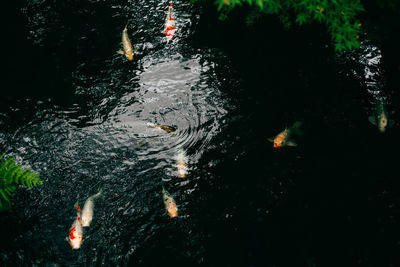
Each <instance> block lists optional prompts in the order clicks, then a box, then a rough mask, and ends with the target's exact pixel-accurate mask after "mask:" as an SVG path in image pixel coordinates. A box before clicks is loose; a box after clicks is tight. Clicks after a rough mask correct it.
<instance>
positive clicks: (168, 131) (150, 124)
mask: <svg viewBox="0 0 400 267" xmlns="http://www.w3.org/2000/svg"><path fill="white" fill-rule="evenodd" d="M147 127H151V128H160V129H162V130H164V131H166V132H167V133H173V132H175V131H176V127H174V126H168V125H162V124H155V123H151V122H148V123H147Z"/></svg>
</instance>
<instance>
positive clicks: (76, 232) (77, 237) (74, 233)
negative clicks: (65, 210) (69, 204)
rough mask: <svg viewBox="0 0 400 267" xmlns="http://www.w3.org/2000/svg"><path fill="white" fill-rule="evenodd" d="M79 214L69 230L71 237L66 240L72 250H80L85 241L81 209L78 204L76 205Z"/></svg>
mask: <svg viewBox="0 0 400 267" xmlns="http://www.w3.org/2000/svg"><path fill="white" fill-rule="evenodd" d="M75 206H76V208H77V210H78V212H77V215H76V218H75V220H74V222H73V223H72V225H71V228H70V229H69V237H67V238H66V240H67V241H68V243H69V244H70V245H71V247H72V249H79V248H80V247H81V245H82V241H83V228H82V223H81V208H80V207H79V205H78V202H77V203H76V204H75Z"/></svg>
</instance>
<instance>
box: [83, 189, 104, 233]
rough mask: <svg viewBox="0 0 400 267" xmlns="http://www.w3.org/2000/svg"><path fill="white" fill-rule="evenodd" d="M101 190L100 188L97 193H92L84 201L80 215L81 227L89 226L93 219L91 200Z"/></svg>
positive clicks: (99, 193)
mask: <svg viewBox="0 0 400 267" xmlns="http://www.w3.org/2000/svg"><path fill="white" fill-rule="evenodd" d="M102 192H103V189H100V191H99V192H98V193H97V194H94V195H93V196H91V197H89V198H88V199H87V200H86V201H85V204H84V205H83V209H82V216H81V217H82V220H81V222H82V226H83V227H87V226H90V223H91V222H92V219H93V206H94V203H93V200H94V199H96V198H98V197H99V196H100V195H101V193H102Z"/></svg>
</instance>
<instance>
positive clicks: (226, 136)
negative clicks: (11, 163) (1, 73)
mask: <svg viewBox="0 0 400 267" xmlns="http://www.w3.org/2000/svg"><path fill="white" fill-rule="evenodd" d="M173 3H174V7H175V16H176V18H177V35H176V37H175V38H174V40H173V41H172V42H171V43H169V44H167V43H166V40H165V37H164V36H163V35H162V34H161V30H162V29H163V23H164V19H165V16H166V11H167V7H168V5H169V2H168V1H144V0H139V1H68V2H65V1H55V0H53V1H45V0H44V1H28V2H27V3H26V5H25V6H24V7H23V8H22V14H23V15H22V18H23V19H24V21H25V23H24V25H25V28H26V38H27V39H28V43H29V45H30V46H31V49H32V50H31V51H33V52H37V53H38V54H39V52H40V51H42V52H43V51H45V53H44V54H46V55H47V56H48V58H47V57H46V58H42V59H43V61H44V63H43V64H44V65H45V66H44V67H40V69H39V70H38V71H37V73H38V75H39V76H38V77H39V78H37V80H35V81H34V82H32V83H31V82H30V80H29V82H28V83H27V84H23V85H20V84H18V83H17V84H18V85H20V86H21V87H24V89H25V90H27V91H30V90H38V91H40V90H43V92H42V91H40V92H41V93H42V94H43V96H42V95H40V96H39V97H36V98H35V96H27V97H26V96H24V94H23V93H26V92H25V91H23V93H21V96H20V95H18V93H17V94H16V95H13V94H12V93H11V92H10V93H9V96H8V95H7V97H8V99H10V102H6V101H4V105H3V106H2V110H1V113H0V127H1V130H0V148H1V150H0V151H1V152H2V153H3V152H4V153H6V155H7V156H14V157H15V158H16V159H17V161H18V162H19V163H23V164H24V165H26V166H27V167H31V168H33V169H34V170H35V171H37V172H39V173H40V175H41V178H42V180H43V182H44V183H43V185H40V186H38V187H37V188H34V189H32V190H19V191H18V192H17V193H16V195H15V197H14V200H13V203H12V204H13V213H5V215H2V216H0V225H1V226H2V227H1V228H2V232H1V234H2V237H3V238H2V241H1V242H0V248H1V251H0V262H1V263H4V264H5V266H13V265H19V266H66V265H67V266H68V265H69V266H75V265H84V266H195V265H202V266H254V267H255V266H364V265H363V264H365V263H368V264H369V265H368V266H393V265H390V264H392V263H393V261H394V256H393V255H395V248H396V246H397V247H398V245H396V244H397V243H396V242H398V239H397V238H398V235H395V234H393V232H394V229H395V227H397V226H396V223H397V222H398V219H399V214H400V213H399V210H400V205H399V203H400V202H399V201H398V200H399V198H398V193H397V191H393V190H392V191H391V188H394V187H395V185H398V183H397V182H395V175H394V174H393V170H394V167H393V166H394V162H395V159H394V158H392V157H390V156H389V154H390V152H393V151H394V145H393V144H398V141H397V139H396V138H395V136H396V134H397V133H398V129H397V127H394V128H392V129H389V130H388V133H385V135H381V134H380V133H378V131H377V129H376V127H374V126H373V125H371V124H369V122H368V120H367V117H368V116H369V115H371V112H373V103H374V101H375V100H376V97H381V98H384V99H385V101H386V103H387V104H388V108H389V114H390V116H393V117H394V118H395V120H397V121H398V119H396V116H397V114H396V113H395V112H394V110H395V109H394V108H393V107H394V106H395V105H396V102H395V101H396V99H395V98H393V99H394V100H391V99H392V97H393V96H394V95H395V93H394V90H393V88H391V87H390V85H392V86H394V85H393V84H389V85H387V83H386V77H385V72H384V70H383V68H384V66H383V63H382V62H383V59H382V55H381V52H380V49H379V48H378V47H377V46H374V45H373V44H372V43H371V42H369V41H364V42H363V45H362V47H361V50H359V51H356V52H354V53H346V54H344V55H341V56H337V57H335V58H334V59H332V58H327V59H326V58H325V57H324V53H326V50H324V49H320V50H318V51H317V52H315V51H314V49H316V47H317V45H314V46H312V47H311V48H309V47H308V46H307V45H308V44H307V45H304V44H303V43H301V42H300V41H299V48H297V50H296V49H295V48H294V47H290V48H291V49H287V48H288V47H286V46H285V45H287V44H285V45H283V44H282V43H279V41H274V40H279V39H280V38H276V36H274V33H273V32H271V33H270V34H271V36H272V37H275V38H272V37H271V38H269V39H268V40H267V41H260V43H259V46H260V47H261V48H259V47H257V48H256V47H255V46H254V43H255V42H254V39H251V38H248V37H252V38H255V37H254V35H252V34H254V32H252V31H254V29H252V28H250V30H249V31H248V32H245V33H243V36H242V38H240V40H237V43H236V37H237V36H235V35H233V36H232V39H235V42H231V41H232V39H226V36H227V35H229V34H227V33H224V31H222V32H221V31H219V30H218V29H214V25H212V24H209V25H207V26H200V22H202V23H204V24H203V25H205V24H207V22H209V21H208V20H207V19H204V18H203V20H202V21H201V19H202V16H203V17H204V16H205V11H204V10H203V9H200V8H199V6H195V5H192V4H191V3H190V1H174V2H173ZM212 8H213V9H215V7H214V6H213V7H212ZM240 23H242V22H240ZM125 25H127V27H128V33H129V36H130V38H131V41H132V44H133V46H134V48H135V49H137V50H138V52H137V53H136V54H135V56H134V60H133V61H132V62H128V61H127V60H126V58H125V57H124V56H121V55H119V54H117V51H118V50H120V49H121V43H120V42H121V34H122V30H123V28H124V27H125ZM236 30H237V29H236V28H234V31H236ZM275 34H276V33H275ZM279 37H281V36H279ZM282 38H283V39H284V38H287V35H286V33H282ZM196 40H197V41H198V42H195V41H196ZM221 40H222V41H221ZM224 42H227V43H229V45H224V44H223V43H224ZM230 42H231V43H230ZM287 43H291V42H287ZM257 44H258V43H257ZM230 45H232V47H233V48H232V47H231V46H230ZM281 46H282V48H281ZM304 47H306V48H304ZM321 47H322V46H321ZM42 49H43V50H42ZM258 49H259V50H258ZM38 51H39V52H38ZM232 51H233V52H232ZM257 51H258V52H260V51H263V53H264V52H265V54H263V53H259V54H257V53H258V52H257ZM252 53H254V54H252ZM318 53H321V54H322V55H320V56H318V57H316V56H315V54H318ZM38 68H39V67H38ZM52 69H54V70H53V71H54V72H49V70H52ZM50 74H51V75H50ZM32 80H34V79H32ZM41 86H43V88H42V87H41ZM35 88H36V89H35ZM39 88H41V89H40V90H39ZM26 94H28V93H26ZM28 95H29V94H28ZM33 95H34V94H33ZM2 103H3V102H2ZM298 120H300V121H302V122H303V123H304V129H303V131H304V135H303V136H296V137H295V138H296V142H297V143H298V144H299V146H298V147H296V148H284V149H282V150H274V149H273V148H272V144H271V143H269V142H268V141H267V139H268V138H271V137H274V136H275V135H276V134H278V133H279V132H280V131H282V130H283V129H284V128H285V127H288V126H290V125H292V124H293V123H294V122H295V121H298ZM149 123H154V124H160V125H167V126H171V127H173V128H174V129H176V130H175V131H174V132H171V133H168V132H166V131H164V130H162V129H160V128H158V127H156V128H154V127H149ZM180 153H183V155H184V156H180V155H182V154H180ZM180 157H183V158H184V159H185V161H186V164H187V173H186V177H185V178H179V177H178V172H177V159H178V158H180ZM163 187H164V188H165V189H166V190H168V192H169V193H170V194H171V195H172V196H173V197H174V199H175V201H176V202H177V204H178V210H179V216H178V217H177V218H169V217H168V215H167V213H166V211H165V207H164V203H163V200H162V188H163ZM101 188H102V189H103V190H104V192H103V194H102V196H101V197H100V198H98V199H96V200H95V202H94V205H95V209H94V218H93V222H92V224H91V226H90V227H89V228H85V229H84V237H83V240H84V241H83V244H82V247H81V248H80V249H79V250H77V251H73V250H72V249H71V247H70V245H69V244H68V243H67V242H66V240H65V238H66V237H67V235H68V231H69V228H70V226H71V224H72V222H73V220H74V218H75V216H76V210H75V209H74V204H75V202H76V201H79V203H80V204H81V205H83V203H84V201H85V200H86V199H87V198H88V197H89V196H91V195H93V194H95V193H97V192H98V190H99V189H101ZM382 240H383V241H382ZM380 241H382V243H383V245H382V246H381V247H380V248H376V247H377V246H378V245H377V244H380V243H379V242H380ZM386 251H388V252H386ZM385 253H387V254H388V255H389V257H386V258H384V255H386V254H385ZM382 264H383V265H382Z"/></svg>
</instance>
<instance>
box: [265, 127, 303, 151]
mask: <svg viewBox="0 0 400 267" xmlns="http://www.w3.org/2000/svg"><path fill="white" fill-rule="evenodd" d="M301 125H302V122H300V121H297V122H295V123H294V124H293V126H292V127H289V128H286V129H285V130H284V131H282V132H280V133H279V134H278V135H277V136H275V138H274V139H272V138H269V139H268V141H270V142H272V143H273V144H274V147H275V148H280V147H283V146H297V144H296V142H294V141H293V140H291V137H292V136H293V134H297V135H300V134H301V132H300V130H299V127H300V126H301Z"/></svg>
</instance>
